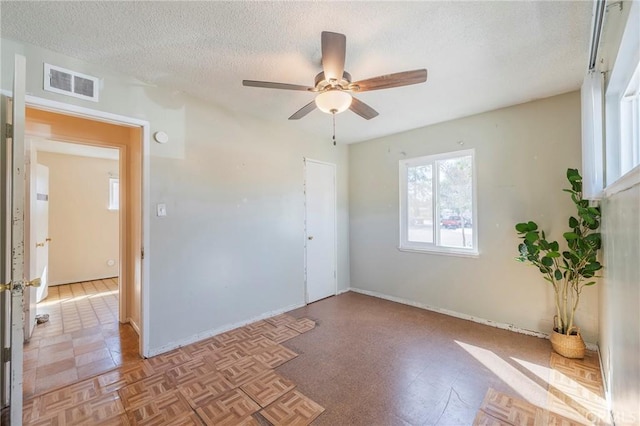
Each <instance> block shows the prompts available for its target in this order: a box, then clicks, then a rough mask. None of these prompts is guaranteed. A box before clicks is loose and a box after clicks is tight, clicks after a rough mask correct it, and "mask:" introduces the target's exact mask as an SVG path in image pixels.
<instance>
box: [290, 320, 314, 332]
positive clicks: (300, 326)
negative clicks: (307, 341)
mask: <svg viewBox="0 0 640 426" xmlns="http://www.w3.org/2000/svg"><path fill="white" fill-rule="evenodd" d="M285 325H286V326H287V327H289V328H290V329H292V330H295V331H297V332H298V333H305V332H307V331H310V330H313V329H314V328H315V327H316V322H315V321H313V320H310V319H309V318H300V319H297V320H295V321H293V322H290V323H287V324H285Z"/></svg>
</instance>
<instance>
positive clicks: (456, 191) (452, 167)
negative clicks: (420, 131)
mask: <svg viewBox="0 0 640 426" xmlns="http://www.w3.org/2000/svg"><path fill="white" fill-rule="evenodd" d="M437 165H438V207H439V211H440V245H442V246H446V247H459V248H471V247H473V227H472V223H471V221H472V218H473V212H472V209H473V193H472V188H473V171H472V159H471V156H464V157H457V158H451V159H448V160H441V161H438V162H437Z"/></svg>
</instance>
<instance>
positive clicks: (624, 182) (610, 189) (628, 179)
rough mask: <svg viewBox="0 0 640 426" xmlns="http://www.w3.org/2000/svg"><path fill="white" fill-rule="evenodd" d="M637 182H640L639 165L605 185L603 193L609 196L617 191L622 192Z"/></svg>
mask: <svg viewBox="0 0 640 426" xmlns="http://www.w3.org/2000/svg"><path fill="white" fill-rule="evenodd" d="M638 184H640V165H638V166H636V167H634V168H633V169H631V170H629V171H628V172H627V173H625V174H624V175H622V176H621V177H620V178H619V179H618V180H616V181H615V182H613V183H612V184H611V185H609V186H607V187H606V188H605V189H604V195H605V197H611V196H612V195H614V194H617V193H618V192H622V191H624V190H627V189H629V188H631V187H632V186H635V185H638Z"/></svg>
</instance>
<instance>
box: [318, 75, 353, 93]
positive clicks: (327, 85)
mask: <svg viewBox="0 0 640 426" xmlns="http://www.w3.org/2000/svg"><path fill="white" fill-rule="evenodd" d="M350 84H351V74H349V73H348V72H346V71H344V72H343V73H342V79H341V80H340V81H334V82H330V81H327V80H326V79H325V77H324V71H322V72H320V73H318V74H317V75H316V78H315V84H314V86H315V88H314V90H313V91H314V92H322V91H324V90H327V89H341V90H351V88H350V87H349V85H350Z"/></svg>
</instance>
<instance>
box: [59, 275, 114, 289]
mask: <svg viewBox="0 0 640 426" xmlns="http://www.w3.org/2000/svg"><path fill="white" fill-rule="evenodd" d="M110 278H118V276H117V275H114V276H108V277H99V278H87V279H78V280H73V281H68V280H62V281H49V282H48V283H47V286H53V287H55V286H57V285H65V284H77V283H84V282H87V281H97V280H108V279H110Z"/></svg>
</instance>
